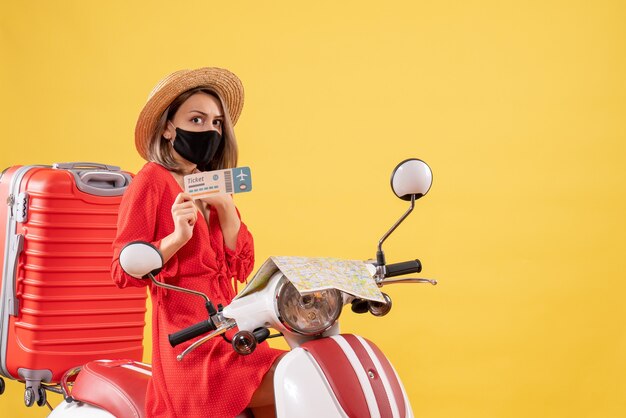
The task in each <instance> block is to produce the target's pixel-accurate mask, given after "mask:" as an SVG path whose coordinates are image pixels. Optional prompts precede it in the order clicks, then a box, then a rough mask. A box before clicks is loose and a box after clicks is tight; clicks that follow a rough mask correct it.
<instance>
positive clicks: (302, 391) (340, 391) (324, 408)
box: [274, 334, 413, 418]
mask: <svg viewBox="0 0 626 418" xmlns="http://www.w3.org/2000/svg"><path fill="white" fill-rule="evenodd" d="M274 390H275V397H276V412H277V416H278V417H279V418H284V417H295V416H297V417H301V418H319V417H321V416H323V417H331V418H335V417H337V418H351V417H364V418H365V417H372V418H374V417H377V418H378V417H379V418H413V411H412V410H411V405H410V403H409V400H408V398H407V396H406V392H405V390H404V387H403V386H402V382H401V381H400V379H399V378H398V375H397V373H396V372H395V370H394V369H393V367H392V366H391V364H390V363H389V361H388V360H387V358H386V357H385V356H384V354H382V352H381V351H380V350H379V349H378V347H376V346H375V345H374V344H373V343H372V342H370V341H368V340H366V339H364V338H362V337H359V336H355V335H350V334H343V335H335V336H332V337H328V338H322V339H318V340H314V341H309V342H307V343H305V344H303V345H302V346H300V347H298V348H295V349H293V350H292V351H291V352H289V353H288V354H287V355H285V357H283V359H282V360H281V361H280V362H279V363H278V366H277V368H276V372H275V374H274Z"/></svg>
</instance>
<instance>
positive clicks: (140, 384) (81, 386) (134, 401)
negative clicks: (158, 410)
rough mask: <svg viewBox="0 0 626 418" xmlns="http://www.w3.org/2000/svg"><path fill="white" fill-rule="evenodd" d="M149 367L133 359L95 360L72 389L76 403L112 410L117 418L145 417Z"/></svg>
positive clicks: (83, 370) (80, 375) (85, 369)
mask: <svg viewBox="0 0 626 418" xmlns="http://www.w3.org/2000/svg"><path fill="white" fill-rule="evenodd" d="M151 376H152V367H151V366H150V365H149V364H144V363H138V362H136V361H133V360H95V361H91V362H89V363H87V364H85V365H84V366H83V367H82V369H81V371H80V373H79V374H78V376H76V380H75V381H74V385H73V388H72V393H71V396H72V398H73V399H74V400H75V401H78V402H85V403H88V404H91V405H95V406H98V407H100V408H103V409H105V410H107V411H109V412H110V413H111V414H113V415H115V416H116V417H134V418H143V417H145V410H144V403H145V400H146V389H147V387H148V381H149V380H150V378H151Z"/></svg>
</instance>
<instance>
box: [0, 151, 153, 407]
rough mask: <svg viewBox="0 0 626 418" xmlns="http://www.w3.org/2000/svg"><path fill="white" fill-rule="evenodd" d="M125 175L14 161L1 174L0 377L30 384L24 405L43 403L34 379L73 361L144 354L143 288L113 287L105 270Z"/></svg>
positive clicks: (54, 377)
mask: <svg viewBox="0 0 626 418" xmlns="http://www.w3.org/2000/svg"><path fill="white" fill-rule="evenodd" d="M131 179H132V177H131V175H130V174H129V173H125V172H122V171H120V169H119V168H117V167H112V166H107V165H102V164H92V163H69V164H55V165H54V166H52V167H50V166H14V167H10V168H8V169H7V170H5V171H4V172H3V173H2V176H1V177H0V201H6V202H7V204H6V205H0V255H2V256H3V270H2V285H1V288H0V291H1V294H0V334H1V335H0V338H1V340H0V374H2V375H4V376H5V377H8V378H11V379H17V380H20V381H24V382H25V383H26V392H25V398H24V399H25V402H26V404H27V405H28V406H30V405H32V404H33V403H34V402H35V401H36V402H37V403H38V404H40V405H42V404H45V390H44V389H43V387H41V385H40V383H41V382H53V383H57V382H59V381H60V380H61V377H62V376H63V373H64V372H66V371H67V370H68V369H71V368H72V367H75V366H79V365H82V364H84V363H87V362H88V361H90V360H94V359H104V358H108V359H118V358H127V359H134V360H141V358H142V355H143V345H142V339H143V328H144V325H145V322H144V314H145V312H146V290H145V289H144V288H134V289H118V288H117V287H116V286H115V284H114V283H113V281H112V279H111V275H110V266H111V258H112V248H111V243H112V242H113V239H114V237H115V232H116V223H117V213H118V207H119V204H120V201H121V198H122V194H123V192H124V191H125V189H126V187H127V186H128V184H129V183H130V181H131ZM0 380H1V378H0ZM0 383H1V384H2V386H4V382H3V381H2V382H0ZM0 389H1V388H0Z"/></svg>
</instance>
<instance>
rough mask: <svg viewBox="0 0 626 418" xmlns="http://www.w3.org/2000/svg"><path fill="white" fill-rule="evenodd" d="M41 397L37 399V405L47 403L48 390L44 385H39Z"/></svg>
mask: <svg viewBox="0 0 626 418" xmlns="http://www.w3.org/2000/svg"><path fill="white" fill-rule="evenodd" d="M38 392H39V399H37V406H44V405H45V404H46V390H45V389H44V388H43V387H41V386H40V387H39V390H38Z"/></svg>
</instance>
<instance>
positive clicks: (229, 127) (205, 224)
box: [112, 68, 281, 418]
mask: <svg viewBox="0 0 626 418" xmlns="http://www.w3.org/2000/svg"><path fill="white" fill-rule="evenodd" d="M243 97H244V96H243V86H242V84H241V81H240V80H239V79H238V78H237V77H236V76H235V75H234V74H233V73H231V72H229V71H227V70H224V69H220V68H200V69H196V70H182V71H177V72H175V73H173V74H171V75H169V76H167V77H166V78H165V79H163V80H162V81H161V82H160V83H159V84H158V85H157V86H156V87H155V88H154V90H153V91H152V93H151V94H150V96H149V98H148V102H147V103H146V105H145V107H144V108H143V110H142V111H141V114H140V115H139V119H138V121H137V126H136V128H135V146H136V148H137V151H138V152H139V154H140V155H141V156H142V157H143V158H144V159H145V160H147V161H148V163H147V164H146V165H145V166H144V167H143V168H142V169H141V170H140V171H139V173H137V175H136V176H135V178H134V180H133V182H132V183H131V185H130V186H129V188H128V190H127V191H126V193H125V195H124V198H123V200H122V204H121V206H120V212H119V220H118V229H117V237H116V239H115V242H114V244H113V246H114V260H113V264H112V276H113V279H114V280H115V282H116V283H117V285H118V286H120V287H125V286H145V285H149V284H150V282H149V281H147V280H139V279H135V278H133V277H131V276H129V275H127V274H126V273H124V271H123V270H122V269H121V267H120V265H119V262H118V258H119V252H120V250H121V249H122V248H123V247H124V245H126V244H127V243H129V242H132V241H138V240H141V241H148V242H151V243H152V244H153V245H155V246H156V247H157V248H159V249H160V251H161V254H162V255H163V259H164V262H165V264H164V268H163V270H162V271H161V273H160V274H159V275H158V277H157V280H161V281H163V282H167V283H170V284H173V285H176V286H181V287H184V288H188V289H193V290H196V291H200V292H202V293H204V294H206V295H208V296H209V298H210V299H211V301H212V302H213V303H214V305H215V306H217V305H218V304H222V305H224V306H226V305H227V304H229V303H230V301H231V300H232V298H233V297H234V296H235V295H236V284H237V282H243V281H244V280H245V279H246V277H247V276H248V274H250V272H251V270H252V267H253V264H254V248H253V241H252V235H251V234H250V232H249V231H248V229H247V227H246V225H245V224H244V223H242V222H241V220H240V217H239V213H238V211H237V209H236V208H235V204H234V202H233V199H232V197H231V196H230V195H218V196H212V197H207V198H203V199H201V200H195V201H194V200H192V198H191V196H189V195H188V194H186V193H184V192H183V189H184V187H183V176H185V175H187V174H191V173H195V172H199V171H208V170H217V169H223V168H230V167H235V166H236V165H237V142H236V140H235V135H234V132H233V126H234V125H235V123H236V122H237V119H238V118H239V114H240V113H241V109H242V106H243ZM233 284H234V285H235V288H233ZM150 295H151V298H152V305H153V313H152V343H153V346H152V362H153V374H152V381H151V382H150V384H149V387H148V393H147V397H146V413H147V414H148V416H151V417H168V418H171V417H185V418H186V417H218V418H223V417H234V416H236V415H238V414H239V413H241V412H242V410H244V409H245V408H251V409H252V411H253V412H254V414H255V417H257V418H258V417H263V416H273V415H274V405H273V403H274V396H273V384H272V375H273V367H272V366H273V365H274V363H276V362H277V358H278V357H279V356H280V355H281V352H280V351H278V350H274V349H271V348H270V347H269V346H268V345H267V343H264V344H261V345H260V346H259V347H257V349H256V350H255V351H254V352H253V353H252V354H250V355H247V356H242V355H239V354H237V353H235V352H234V351H233V349H232V347H231V346H230V344H228V343H227V342H225V341H224V340H223V339H221V338H215V339H213V340H210V341H209V342H208V343H206V344H204V345H203V346H201V347H200V348H198V349H197V350H195V351H194V352H193V353H192V354H190V355H189V356H187V357H185V359H184V360H183V361H182V362H178V361H177V360H176V356H177V355H178V354H180V353H181V352H182V351H183V350H184V349H185V348H186V347H187V346H188V345H189V344H191V342H188V343H185V344H181V345H180V346H177V347H176V348H175V349H173V348H172V347H171V346H170V344H169V342H168V339H167V336H168V334H171V333H173V332H176V331H179V330H181V329H182V328H186V327H188V326H190V325H193V324H195V323H197V322H199V321H201V320H203V319H207V311H206V309H205V306H204V303H203V301H202V300H201V299H200V298H198V297H197V296H194V295H188V294H185V293H181V292H176V291H172V290H166V289H163V288H160V287H157V286H150ZM232 334H233V332H232V331H231V332H229V336H232Z"/></svg>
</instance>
